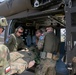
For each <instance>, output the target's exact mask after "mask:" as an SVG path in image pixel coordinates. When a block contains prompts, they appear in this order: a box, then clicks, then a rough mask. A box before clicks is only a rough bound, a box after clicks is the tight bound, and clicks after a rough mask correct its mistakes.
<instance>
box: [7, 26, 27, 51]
mask: <svg viewBox="0 0 76 75" xmlns="http://www.w3.org/2000/svg"><path fill="white" fill-rule="evenodd" d="M23 31H24V29H23V28H22V27H20V26H19V27H18V28H16V29H15V33H13V34H11V35H10V37H9V40H8V42H7V43H6V45H7V47H8V48H9V50H10V52H13V51H17V50H18V49H19V48H23V49H26V46H25V44H24V42H23V40H22V38H21V35H22V34H23Z"/></svg>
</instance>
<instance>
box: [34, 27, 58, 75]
mask: <svg viewBox="0 0 76 75" xmlns="http://www.w3.org/2000/svg"><path fill="white" fill-rule="evenodd" d="M46 29H47V33H46V34H45V35H42V36H40V37H39V41H38V44H37V47H38V49H39V50H41V49H42V52H40V64H39V65H38V66H37V68H36V73H35V75H56V71H55V65H56V60H57V59H56V58H55V57H57V55H54V54H53V53H54V52H57V50H58V45H59V41H58V39H57V37H56V36H55V35H54V33H53V28H52V27H51V26H49V27H48V26H47V27H46Z"/></svg>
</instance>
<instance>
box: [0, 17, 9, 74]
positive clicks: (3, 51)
mask: <svg viewBox="0 0 76 75" xmlns="http://www.w3.org/2000/svg"><path fill="white" fill-rule="evenodd" d="M7 25H8V24H7V21H6V18H4V17H2V18H0V28H2V29H4V26H7ZM9 63H10V56H9V49H8V48H7V47H6V46H5V45H0V75H10V64H9Z"/></svg>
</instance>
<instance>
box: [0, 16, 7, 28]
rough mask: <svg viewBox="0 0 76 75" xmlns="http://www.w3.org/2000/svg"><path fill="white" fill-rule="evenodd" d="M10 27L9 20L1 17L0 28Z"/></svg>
mask: <svg viewBox="0 0 76 75" xmlns="http://www.w3.org/2000/svg"><path fill="white" fill-rule="evenodd" d="M5 26H8V23H7V20H6V18H5V17H0V27H5Z"/></svg>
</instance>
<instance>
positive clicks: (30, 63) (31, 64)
mask: <svg viewBox="0 0 76 75" xmlns="http://www.w3.org/2000/svg"><path fill="white" fill-rule="evenodd" d="M34 64H35V61H34V60H33V61H30V62H29V65H28V68H31V67H33V66H34Z"/></svg>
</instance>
